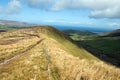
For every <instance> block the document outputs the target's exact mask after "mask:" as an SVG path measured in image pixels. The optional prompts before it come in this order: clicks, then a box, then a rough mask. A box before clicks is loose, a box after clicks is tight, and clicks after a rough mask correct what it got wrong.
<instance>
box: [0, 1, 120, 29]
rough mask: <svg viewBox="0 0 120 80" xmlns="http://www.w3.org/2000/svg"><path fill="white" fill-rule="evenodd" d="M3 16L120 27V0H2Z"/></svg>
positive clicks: (51, 22)
mask: <svg viewBox="0 0 120 80" xmlns="http://www.w3.org/2000/svg"><path fill="white" fill-rule="evenodd" d="M0 19H1V20H14V21H22V22H28V23H35V24H45V25H63V26H77V27H81V26H82V27H90V28H100V29H120V0H113V1H112V0H111V1H110V0H0Z"/></svg>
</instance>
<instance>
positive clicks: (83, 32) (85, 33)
mask: <svg viewBox="0 0 120 80" xmlns="http://www.w3.org/2000/svg"><path fill="white" fill-rule="evenodd" d="M63 32H64V33H66V34H67V35H74V34H77V35H80V36H86V35H95V33H92V32H90V31H86V30H64V31H63Z"/></svg>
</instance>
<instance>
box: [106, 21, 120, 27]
mask: <svg viewBox="0 0 120 80" xmlns="http://www.w3.org/2000/svg"><path fill="white" fill-rule="evenodd" d="M108 25H109V26H112V27H119V28H120V23H117V22H112V23H108Z"/></svg>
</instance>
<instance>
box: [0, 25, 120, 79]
mask: <svg viewBox="0 0 120 80" xmlns="http://www.w3.org/2000/svg"><path fill="white" fill-rule="evenodd" d="M119 74H120V69H119V68H116V67H114V66H111V65H109V64H106V63H104V62H102V61H100V60H99V59H98V58H96V57H94V56H93V55H91V54H90V53H89V52H87V51H86V50H85V49H84V48H82V47H78V46H76V45H75V44H74V43H73V42H72V40H71V39H70V38H69V37H68V36H66V35H65V34H64V33H63V32H60V31H58V30H57V29H55V28H52V27H50V26H41V27H40V26H38V27H32V28H25V29H19V30H14V31H8V32H3V33H0V79H1V80H113V79H115V80H119V79H120V75H119Z"/></svg>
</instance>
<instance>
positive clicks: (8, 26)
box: [0, 20, 35, 32]
mask: <svg viewBox="0 0 120 80" xmlns="http://www.w3.org/2000/svg"><path fill="white" fill-rule="evenodd" d="M34 25H35V24H29V23H25V22H18V21H10V20H0V32H5V31H8V30H14V29H19V28H24V27H30V26H34Z"/></svg>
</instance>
